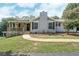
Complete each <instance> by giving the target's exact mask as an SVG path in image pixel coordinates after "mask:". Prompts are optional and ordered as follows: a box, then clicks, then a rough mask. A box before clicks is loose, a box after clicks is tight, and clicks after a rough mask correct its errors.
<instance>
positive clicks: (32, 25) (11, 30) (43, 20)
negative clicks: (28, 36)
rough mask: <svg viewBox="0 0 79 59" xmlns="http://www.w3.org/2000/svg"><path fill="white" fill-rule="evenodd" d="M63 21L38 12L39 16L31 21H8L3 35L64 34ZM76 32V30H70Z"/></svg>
mask: <svg viewBox="0 0 79 59" xmlns="http://www.w3.org/2000/svg"><path fill="white" fill-rule="evenodd" d="M63 22H64V20H63V19H52V18H50V17H48V16H47V12H44V11H42V12H40V16H39V17H38V18H36V19H33V20H14V21H8V25H7V31H4V32H3V34H6V35H8V36H10V35H14V34H24V33H29V32H31V33H55V32H66V30H65V29H64V26H63ZM70 32H76V28H73V29H71V30H70Z"/></svg>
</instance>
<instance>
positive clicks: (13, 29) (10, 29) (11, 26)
mask: <svg viewBox="0 0 79 59" xmlns="http://www.w3.org/2000/svg"><path fill="white" fill-rule="evenodd" d="M30 31H31V22H28V21H23V20H22V21H9V22H8V24H7V31H3V36H12V35H18V34H25V33H30Z"/></svg>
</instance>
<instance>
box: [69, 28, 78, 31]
mask: <svg viewBox="0 0 79 59" xmlns="http://www.w3.org/2000/svg"><path fill="white" fill-rule="evenodd" d="M76 30H77V29H76V28H73V29H70V30H69V32H76Z"/></svg>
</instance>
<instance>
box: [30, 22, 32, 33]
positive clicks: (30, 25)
mask: <svg viewBox="0 0 79 59" xmlns="http://www.w3.org/2000/svg"><path fill="white" fill-rule="evenodd" d="M30 32H32V22H31V23H30Z"/></svg>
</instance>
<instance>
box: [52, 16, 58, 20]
mask: <svg viewBox="0 0 79 59" xmlns="http://www.w3.org/2000/svg"><path fill="white" fill-rule="evenodd" d="M51 18H53V19H59V17H58V16H53V17H51Z"/></svg>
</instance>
